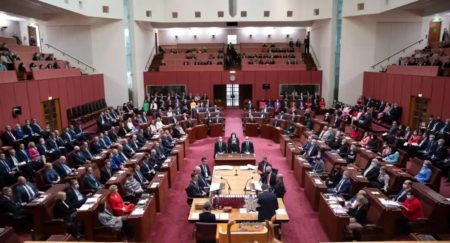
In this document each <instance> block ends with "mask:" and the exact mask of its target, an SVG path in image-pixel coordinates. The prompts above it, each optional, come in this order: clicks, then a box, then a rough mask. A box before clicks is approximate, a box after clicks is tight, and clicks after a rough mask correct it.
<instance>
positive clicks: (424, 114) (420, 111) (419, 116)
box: [409, 96, 430, 129]
mask: <svg viewBox="0 0 450 243" xmlns="http://www.w3.org/2000/svg"><path fill="white" fill-rule="evenodd" d="M429 104H430V99H427V98H422V97H416V96H412V97H411V104H410V110H409V125H410V127H411V128H412V129H416V128H419V127H420V124H421V123H422V122H426V121H427V120H428V116H429V115H430V114H429V113H428V108H429Z"/></svg>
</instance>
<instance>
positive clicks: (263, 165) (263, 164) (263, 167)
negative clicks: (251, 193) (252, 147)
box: [258, 156, 272, 176]
mask: <svg viewBox="0 0 450 243" xmlns="http://www.w3.org/2000/svg"><path fill="white" fill-rule="evenodd" d="M268 166H270V167H272V165H271V164H270V163H269V161H267V156H264V157H263V158H262V160H261V162H259V163H258V174H260V175H261V176H262V175H263V174H264V173H265V172H266V167H268Z"/></svg>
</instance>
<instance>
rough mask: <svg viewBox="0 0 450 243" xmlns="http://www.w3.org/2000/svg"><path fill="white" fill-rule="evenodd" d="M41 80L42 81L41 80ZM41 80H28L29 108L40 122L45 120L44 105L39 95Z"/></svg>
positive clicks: (33, 116) (31, 113) (32, 115)
mask: <svg viewBox="0 0 450 243" xmlns="http://www.w3.org/2000/svg"><path fill="white" fill-rule="evenodd" d="M39 82H41V81H39ZM39 82H28V83H27V84H28V85H27V88H28V99H29V104H30V106H29V109H30V115H31V117H32V118H36V119H37V120H38V121H39V122H40V123H42V122H43V119H42V107H41V99H40V97H39V92H38V90H39Z"/></svg>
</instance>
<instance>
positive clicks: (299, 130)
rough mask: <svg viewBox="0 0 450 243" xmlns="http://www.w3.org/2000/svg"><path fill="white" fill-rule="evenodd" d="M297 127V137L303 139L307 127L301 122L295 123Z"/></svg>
mask: <svg viewBox="0 0 450 243" xmlns="http://www.w3.org/2000/svg"><path fill="white" fill-rule="evenodd" d="M295 127H296V128H297V137H298V138H301V137H302V135H303V133H304V132H305V126H304V125H303V124H301V123H300V122H298V123H295Z"/></svg>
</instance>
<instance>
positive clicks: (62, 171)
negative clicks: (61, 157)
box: [54, 163, 73, 178]
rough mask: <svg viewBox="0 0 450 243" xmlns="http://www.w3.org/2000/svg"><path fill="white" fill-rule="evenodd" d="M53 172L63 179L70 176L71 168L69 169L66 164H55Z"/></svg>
mask: <svg viewBox="0 0 450 243" xmlns="http://www.w3.org/2000/svg"><path fill="white" fill-rule="evenodd" d="M54 167H55V170H56V172H58V174H59V175H60V176H61V178H65V177H66V176H68V175H71V174H72V173H73V172H72V168H70V167H69V166H68V165H67V164H64V165H63V164H61V163H56V164H55V166H54Z"/></svg>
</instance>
